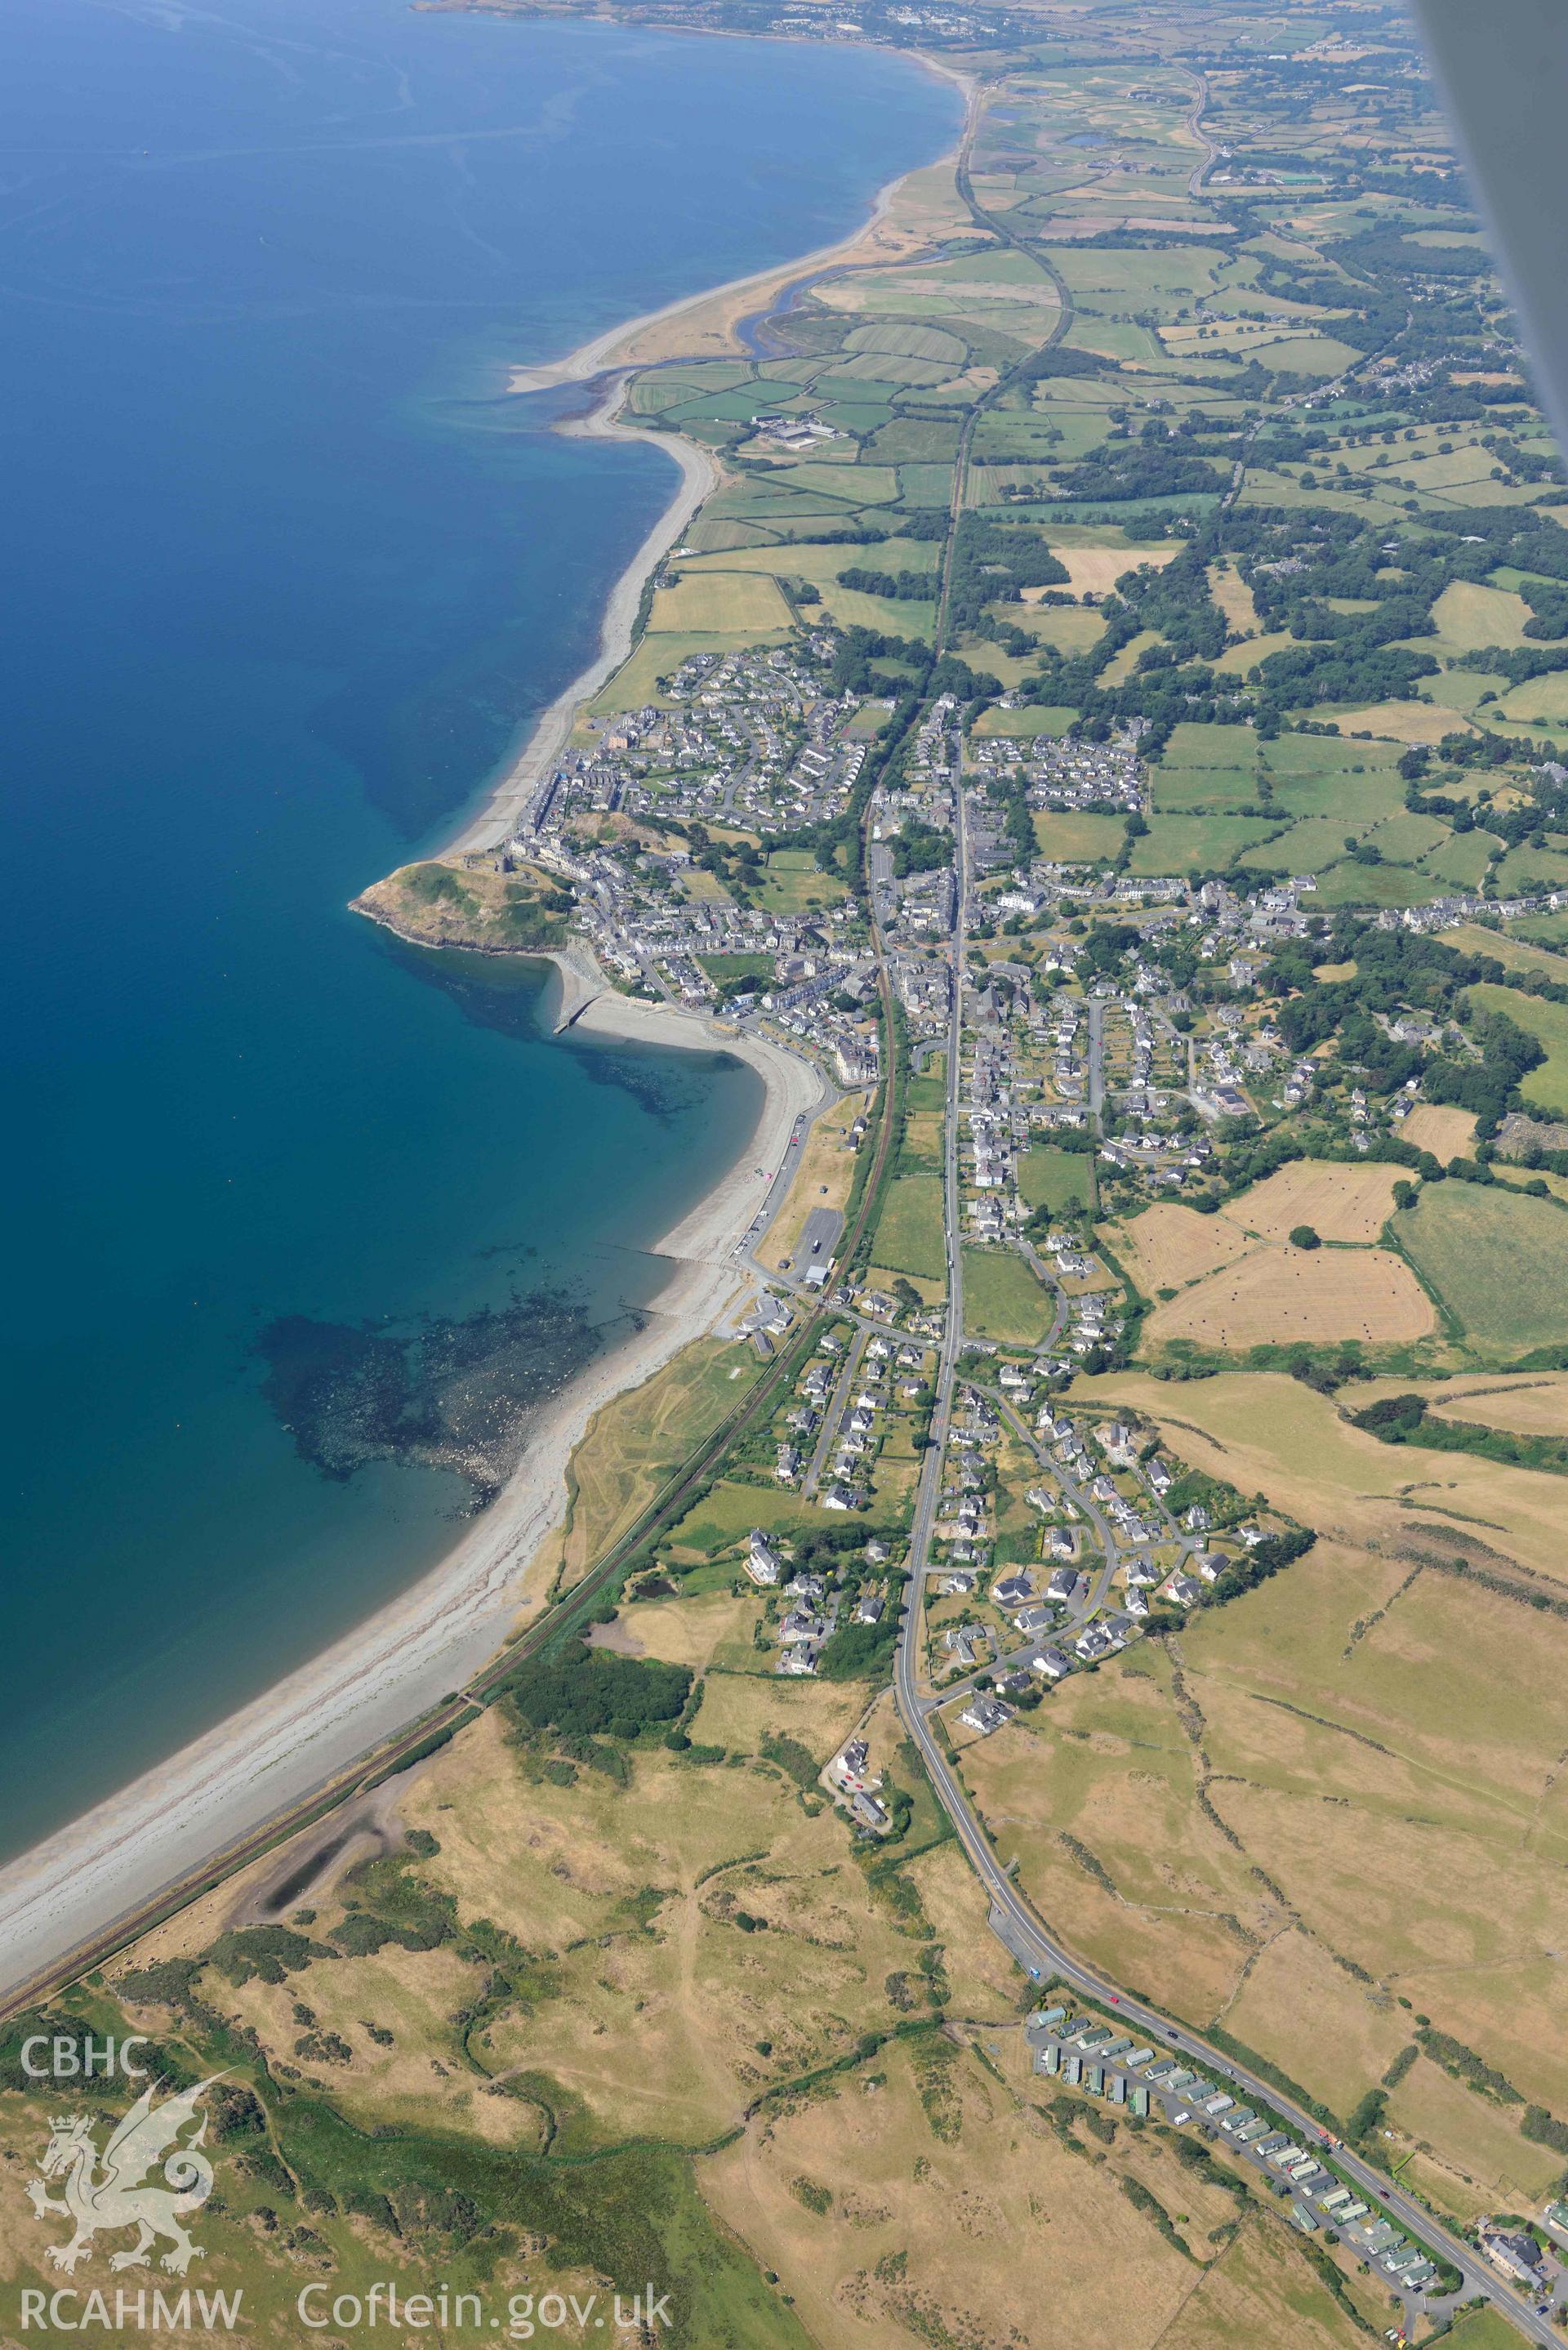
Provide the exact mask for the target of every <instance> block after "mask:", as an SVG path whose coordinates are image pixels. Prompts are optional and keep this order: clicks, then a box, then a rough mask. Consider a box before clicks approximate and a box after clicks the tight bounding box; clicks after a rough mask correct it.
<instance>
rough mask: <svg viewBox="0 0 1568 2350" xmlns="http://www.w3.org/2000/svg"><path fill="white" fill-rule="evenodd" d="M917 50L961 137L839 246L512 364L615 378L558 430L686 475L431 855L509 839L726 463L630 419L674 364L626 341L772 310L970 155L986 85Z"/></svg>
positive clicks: (522, 384) (530, 381)
mask: <svg viewBox="0 0 1568 2350" xmlns="http://www.w3.org/2000/svg"><path fill="white" fill-rule="evenodd" d="M909 56H910V57H911V59H912V62H913V63H915V64H917V65H919V66H921V67H922V68H924V69H925V70H926V71H927V72H928V73H931V74H934V75H935V76H936V77H937V78H938V79H939V80H940V81H948V82H951V83H952V84H953V85H954V86H955V88H957V89H958V91H959V94H960V96H961V98H962V99H963V104H964V127H963V129H962V130H961V131H960V135H959V138H958V140H957V141H956V142H955V144H954V145H953V146H952V147H951V148H950V149H948V150H947V151H946V152H945V153H944V154H942V155H939V156H936V157H934V158H933V159H932V161H931V163H929V164H917V165H915V166H914V167H913V169H912V170H911V171H909V172H899V173H898V175H897V177H896V178H894V179H891V180H888V181H885V182H883V184H882V186H881V187H880V188H878V189H877V193H876V195H875V196H874V198H873V199H872V203H871V209H870V211H869V213H867V217H866V218H865V220H864V221H862V223H861V224H860V225H859V227H858V228H856V229H852V230H850V231H849V232H848V233H847V234H846V235H844V236H841V237H838V238H836V240H835V242H834V243H833V244H824V245H818V246H817V247H816V248H815V251H814V252H811V253H805V254H802V255H800V256H799V257H798V259H796V260H794V261H787V262H779V263H776V264H772V265H768V266H767V267H765V268H762V269H754V270H751V271H749V272H748V273H747V274H746V275H745V276H742V277H732V278H728V279H726V280H725V281H724V283H723V284H722V285H719V286H704V287H702V288H701V290H700V291H699V292H697V293H695V294H682V295H679V296H676V298H675V299H674V300H673V301H671V302H666V303H664V304H662V305H661V306H660V307H659V308H658V309H657V310H646V311H644V312H643V313H642V314H641V316H640V317H636V318H627V319H622V320H621V321H620V323H619V324H618V325H617V326H614V327H607V328H605V329H604V331H603V332H602V333H600V334H597V335H593V336H590V337H589V338H588V340H587V342H586V343H579V344H578V346H577V348H576V350H573V351H568V352H567V353H566V356H565V358H563V359H547V360H545V361H543V362H542V363H541V364H540V365H538V366H536V367H514V368H513V369H510V371H509V373H508V376H507V380H506V390H507V393H508V394H509V395H511V394H515V395H517V396H518V397H524V396H526V395H527V394H528V393H530V392H538V391H551V390H560V389H562V388H564V387H566V386H567V385H570V384H576V383H591V382H594V381H596V380H597V379H599V378H601V377H603V378H607V381H606V383H605V388H604V390H603V392H602V393H601V395H600V397H599V399H598V400H597V401H596V402H595V404H594V405H593V406H592V407H591V408H590V409H589V410H588V411H587V413H586V414H584V415H582V416H576V417H570V418H566V419H564V420H563V421H560V422H559V423H557V424H556V426H554V428H553V429H554V430H555V431H556V432H561V433H564V434H566V435H567V436H568V437H571V438H575V439H583V440H594V441H643V442H649V443H650V444H651V445H652V446H654V447H655V448H659V449H662V450H664V451H665V452H666V453H667V454H668V455H670V456H671V457H673V459H674V460H675V463H676V464H677V465H678V466H679V467H680V482H679V483H678V484H677V485H676V487H675V490H674V491H673V493H672V494H671V496H670V503H669V504H668V505H667V506H666V507H665V509H664V511H663V513H662V514H661V515H659V518H658V520H657V521H656V522H655V523H654V524H653V525H652V526H651V528H650V529H649V532H648V535H647V536H646V537H645V538H644V539H643V541H642V544H641V546H639V548H638V549H637V552H636V553H635V554H634V555H633V556H631V558H630V560H629V561H628V564H627V566H626V568H625V569H624V570H623V571H622V573H621V574H620V577H618V579H617V580H616V582H615V584H614V586H613V587H611V589H610V592H609V595H608V597H607V599H606V603H605V609H604V615H603V619H602V620H601V623H600V628H599V641H598V650H597V652H596V653H595V655H594V658H593V660H591V661H589V663H588V664H587V668H586V669H584V670H582V671H579V672H578V674H577V675H576V677H575V678H573V679H572V681H571V682H570V683H569V684H568V685H566V686H564V687H563V688H562V690H561V691H560V692H559V693H558V694H556V697H555V699H554V700H553V701H552V702H548V703H547V704H546V705H545V709H544V710H542V711H541V712H540V713H539V715H538V717H537V718H535V720H534V722H533V723H532V725H531V726H530V727H529V728H528V731H527V733H525V734H524V736H523V738H522V740H521V741H520V742H519V743H518V744H517V747H516V748H515V750H514V752H513V753H512V754H511V755H510V757H509V758H508V759H507V761H506V764H505V765H504V768H503V770H502V772H501V774H500V775H498V777H497V779H496V781H495V782H494V783H493V785H491V786H490V788H489V789H488V791H486V793H485V795H484V797H483V801H482V803H481V804H480V805H478V806H476V807H475V808H473V809H472V811H471V812H470V814H469V815H468V816H466V817H465V818H464V819H463V821H462V825H461V827H460V828H459V829H458V831H457V832H456V833H454V834H453V836H452V838H451V840H450V841H449V842H448V844H447V846H446V847H444V848H442V849H440V850H436V851H433V852H432V854H435V855H439V856H443V857H460V856H467V855H477V854H483V852H484V851H486V850H489V849H493V848H496V847H499V846H500V844H501V843H502V842H503V841H504V840H505V839H506V838H508V837H509V836H510V834H511V832H512V829H513V827H514V825H515V823H516V820H517V818H518V816H520V815H521V814H522V812H523V810H524V808H525V807H526V806H527V804H528V802H529V801H530V800H531V799H532V797H533V795H534V794H535V791H536V790H537V788H538V786H539V785H540V783H541V782H542V781H543V780H544V771H545V768H546V767H547V766H548V765H549V764H550V763H551V761H552V760H554V759H556V758H557V757H558V756H559V754H560V752H561V750H562V748H563V746H564V744H565V743H566V737H567V735H568V734H569V733H571V730H572V723H573V720H574V719H575V717H576V712H577V710H578V708H579V706H580V705H581V704H582V703H583V702H587V700H589V699H590V697H591V696H592V695H594V694H596V693H597V692H598V691H599V690H600V688H601V687H602V686H604V685H606V684H607V683H608V681H609V680H610V679H611V678H612V677H613V676H614V674H615V672H616V671H617V670H618V669H619V667H620V666H621V664H622V662H623V661H625V660H627V658H628V655H629V654H630V652H631V650H632V634H633V630H634V629H635V626H636V622H637V611H638V606H639V603H640V601H641V599H642V591H643V589H644V587H646V586H647V584H648V581H649V578H650V577H651V576H652V574H653V573H654V571H655V570H656V569H657V568H658V567H659V564H660V563H661V562H662V561H663V559H664V557H665V556H666V555H667V554H668V553H669V552H670V548H671V546H674V544H675V542H676V540H677V539H678V538H679V537H680V534H681V532H682V531H683V530H684V529H685V528H686V526H687V525H688V524H689V523H690V522H691V519H692V517H693V515H696V514H697V512H698V511H699V509H700V508H701V506H702V505H704V504H706V502H707V500H708V499H709V498H710V497H711V495H712V494H713V492H714V490H715V489H716V488H717V487H718V485H719V482H720V479H721V473H720V468H719V465H718V463H717V462H716V461H715V459H714V458H713V457H712V456H711V454H710V452H708V450H706V449H705V448H704V447H703V446H702V444H701V442H696V441H691V440H689V439H688V438H687V436H686V435H685V434H684V433H683V432H657V431H655V430H654V429H653V428H652V427H651V426H648V425H639V424H633V423H628V421H627V420H626V417H625V415H624V414H623V410H624V408H625V403H626V396H627V393H628V390H629V389H630V386H631V380H632V377H633V375H634V374H635V373H638V372H640V370H641V369H643V368H644V367H649V366H657V365H660V364H665V363H667V362H664V361H661V360H659V359H634V358H631V357H629V356H627V355H625V354H624V353H623V350H622V347H623V346H629V345H631V344H633V343H635V342H636V340H637V339H638V338H639V336H641V335H643V334H645V333H647V332H648V331H649V330H650V329H652V328H662V327H668V326H670V325H671V324H672V323H673V322H674V321H675V320H676V319H678V318H680V317H683V316H684V315H685V314H686V313H687V312H689V311H694V310H699V309H702V308H705V307H707V306H708V305H710V304H711V303H715V302H722V301H723V300H724V298H725V297H726V296H732V295H735V294H741V293H744V292H746V291H748V290H754V291H755V292H756V293H757V294H758V295H759V296H762V295H763V294H764V293H765V294H766V295H767V296H768V299H767V302H766V305H765V307H766V308H767V309H769V310H772V309H773V308H774V307H776V306H777V304H778V302H779V301H780V300H781V299H782V298H783V296H784V295H785V294H786V293H788V292H789V291H790V290H791V288H792V287H794V286H798V285H799V284H800V283H801V282H802V281H803V280H804V279H806V278H810V277H814V276H816V275H817V274H818V273H819V272H820V271H821V270H823V269H825V268H828V267H831V266H832V265H834V264H835V263H836V262H838V261H841V260H843V258H844V257H845V256H846V255H849V254H851V253H853V252H854V251H855V249H856V247H857V246H858V245H860V244H863V243H864V242H865V240H866V239H867V237H869V236H871V235H872V234H874V233H875V231H876V229H877V226H878V224H880V223H881V222H882V221H884V220H885V219H886V218H887V216H888V213H889V211H890V210H891V208H892V203H893V198H894V195H895V194H896V192H898V189H899V188H900V187H901V186H902V185H903V183H904V182H905V181H906V180H907V179H910V178H912V177H913V176H914V172H916V171H929V170H933V169H934V168H935V167H936V165H937V164H939V163H942V162H946V161H949V160H950V158H953V157H957V156H959V155H961V153H962V151H963V139H964V136H965V133H966V132H967V129H968V123H969V119H970V114H971V109H972V107H973V103H974V93H975V90H976V88H977V87H978V85H977V83H976V80H975V77H974V76H973V75H972V74H967V73H964V72H961V70H960V69H959V68H957V67H956V66H949V65H946V64H944V63H943V62H942V61H941V59H940V58H938V57H928V56H926V55H925V54H924V53H923V52H915V51H911V52H909ZM735 356H736V357H737V358H744V357H746V356H747V354H746V353H744V352H743V351H738V352H736V353H735Z"/></svg>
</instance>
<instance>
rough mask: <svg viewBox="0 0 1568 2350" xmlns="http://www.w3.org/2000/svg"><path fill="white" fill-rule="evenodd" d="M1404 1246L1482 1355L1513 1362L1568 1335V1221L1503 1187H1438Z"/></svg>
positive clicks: (1399, 1236) (1409, 1225)
mask: <svg viewBox="0 0 1568 2350" xmlns="http://www.w3.org/2000/svg"><path fill="white" fill-rule="evenodd" d="M1389 1229H1390V1231H1391V1232H1392V1233H1393V1235H1394V1237H1395V1239H1396V1240H1397V1243H1398V1244H1399V1246H1400V1247H1401V1248H1402V1249H1403V1250H1404V1252H1405V1253H1406V1255H1407V1257H1408V1258H1409V1260H1410V1262H1411V1263H1412V1264H1413V1265H1414V1266H1415V1268H1416V1270H1417V1274H1419V1275H1420V1277H1421V1279H1422V1280H1423V1281H1424V1282H1425V1283H1426V1284H1427V1286H1428V1289H1429V1290H1430V1291H1431V1292H1432V1293H1433V1295H1435V1296H1436V1297H1437V1298H1438V1299H1439V1301H1440V1302H1441V1303H1442V1304H1443V1305H1446V1306H1447V1307H1448V1308H1449V1312H1450V1313H1451V1314H1453V1315H1456V1316H1457V1318H1458V1320H1459V1322H1460V1323H1461V1324H1462V1325H1463V1326H1464V1332H1465V1337H1466V1341H1467V1343H1468V1344H1469V1347H1470V1348H1471V1349H1472V1351H1473V1352H1474V1353H1476V1354H1478V1355H1480V1356H1482V1357H1485V1358H1486V1359H1488V1360H1489V1361H1492V1362H1510V1361H1512V1360H1514V1359H1515V1358H1516V1357H1520V1356H1522V1355H1527V1354H1529V1353H1530V1352H1531V1351H1532V1349H1533V1348H1534V1347H1546V1346H1553V1345H1556V1346H1560V1345H1561V1344H1562V1341H1563V1331H1564V1329H1568V1215H1565V1214H1564V1212H1563V1209H1562V1208H1561V1207H1559V1206H1558V1204H1557V1202H1556V1201H1554V1200H1532V1199H1527V1198H1525V1197H1524V1196H1523V1194H1522V1193H1521V1192H1518V1191H1503V1190H1501V1189H1499V1188H1498V1187H1497V1186H1496V1185H1494V1184H1480V1183H1457V1182H1453V1181H1449V1182H1447V1183H1429V1184H1428V1185H1427V1186H1426V1187H1425V1189H1424V1190H1423V1191H1422V1192H1421V1195H1420V1197H1419V1199H1418V1200H1417V1203H1416V1205H1415V1207H1413V1208H1408V1209H1406V1210H1404V1211H1402V1212H1401V1213H1399V1214H1397V1215H1396V1216H1394V1217H1393V1218H1392V1220H1391V1222H1390V1226H1389Z"/></svg>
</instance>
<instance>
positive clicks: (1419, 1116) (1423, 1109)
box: [1399, 1102, 1476, 1167]
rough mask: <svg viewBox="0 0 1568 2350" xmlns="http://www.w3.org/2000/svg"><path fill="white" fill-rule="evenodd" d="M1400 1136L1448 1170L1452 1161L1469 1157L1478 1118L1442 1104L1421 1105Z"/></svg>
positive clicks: (1406, 1121)
mask: <svg viewBox="0 0 1568 2350" xmlns="http://www.w3.org/2000/svg"><path fill="white" fill-rule="evenodd" d="M1399 1135H1400V1139H1401V1140H1402V1141H1405V1142H1410V1143H1414V1145H1415V1147H1416V1149H1417V1150H1429V1151H1430V1152H1431V1154H1432V1156H1433V1158H1434V1159H1441V1160H1442V1162H1443V1164H1444V1166H1445V1167H1446V1166H1447V1165H1448V1163H1449V1159H1462V1158H1464V1157H1465V1156H1466V1155H1467V1154H1468V1153H1469V1149H1470V1147H1471V1145H1472V1144H1473V1143H1474V1141H1475V1139H1476V1121H1475V1114H1474V1112H1473V1111H1471V1110H1468V1109H1454V1108H1452V1107H1449V1105H1447V1104H1445V1103H1442V1102H1421V1103H1420V1104H1418V1106H1417V1107H1416V1108H1415V1109H1413V1110H1412V1111H1411V1112H1410V1115H1409V1117H1408V1118H1407V1119H1406V1120H1405V1123H1404V1125H1403V1126H1402V1127H1401V1128H1399Z"/></svg>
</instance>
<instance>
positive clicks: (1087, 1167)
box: [1018, 1148, 1095, 1215]
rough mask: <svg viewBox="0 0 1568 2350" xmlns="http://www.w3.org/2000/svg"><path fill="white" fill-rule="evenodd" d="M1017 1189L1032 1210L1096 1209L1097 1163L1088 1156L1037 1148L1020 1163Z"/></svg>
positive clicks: (1091, 1211) (1024, 1156)
mask: <svg viewBox="0 0 1568 2350" xmlns="http://www.w3.org/2000/svg"><path fill="white" fill-rule="evenodd" d="M1018 1189H1019V1191H1020V1193H1021V1195H1022V1197H1023V1202H1024V1205H1025V1206H1026V1207H1030V1208H1052V1209H1062V1208H1085V1209H1086V1210H1087V1211H1089V1213H1090V1214H1091V1215H1092V1214H1093V1212H1094V1207H1095V1162H1094V1160H1093V1159H1091V1158H1090V1157H1089V1156H1088V1154H1087V1153H1086V1152H1078V1151H1072V1150H1052V1149H1040V1148H1036V1149H1033V1150H1026V1151H1024V1152H1023V1155H1022V1157H1021V1158H1020V1159H1019V1161H1018Z"/></svg>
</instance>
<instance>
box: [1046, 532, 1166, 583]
mask: <svg viewBox="0 0 1568 2350" xmlns="http://www.w3.org/2000/svg"><path fill="white" fill-rule="evenodd" d="M1051 552H1052V554H1053V555H1054V556H1055V557H1056V560H1057V562H1058V563H1060V564H1062V565H1064V567H1065V569H1066V572H1067V585H1068V588H1069V590H1070V592H1071V593H1072V594H1073V595H1075V596H1108V595H1109V594H1110V592H1111V589H1112V588H1113V587H1115V586H1116V581H1117V580H1118V579H1120V578H1121V577H1123V575H1124V573H1126V572H1128V571H1136V570H1137V567H1138V566H1139V565H1140V564H1143V563H1152V564H1154V565H1155V566H1156V567H1163V566H1164V565H1166V564H1167V563H1169V562H1171V561H1173V560H1174V558H1175V556H1177V554H1178V553H1179V549H1178V548H1176V547H1174V546H1063V545H1061V544H1060V543H1057V544H1054V545H1053V546H1052V549H1051Z"/></svg>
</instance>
